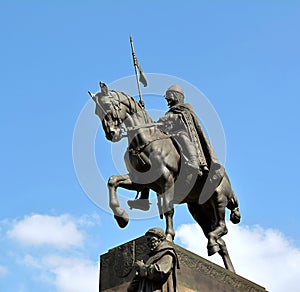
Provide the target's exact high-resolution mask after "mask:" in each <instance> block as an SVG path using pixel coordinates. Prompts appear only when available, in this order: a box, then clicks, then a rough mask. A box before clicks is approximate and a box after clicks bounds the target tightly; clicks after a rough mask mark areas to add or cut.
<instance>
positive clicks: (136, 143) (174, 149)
mask: <svg viewBox="0 0 300 292" xmlns="http://www.w3.org/2000/svg"><path fill="white" fill-rule="evenodd" d="M100 87H101V91H100V92H98V93H96V94H93V93H90V92H89V94H90V95H91V97H92V98H93V100H94V101H95V103H96V114H97V115H98V116H99V118H100V119H101V121H102V127H103V130H104V132H105V136H106V138H107V139H108V140H110V141H112V142H117V141H119V140H120V139H122V138H123V137H124V133H123V131H122V127H123V125H125V127H126V132H127V134H126V137H127V139H128V149H127V151H126V153H125V157H124V159H125V163H126V167H127V169H128V173H127V174H125V175H116V176H111V177H110V178H109V181H108V189H109V203H110V208H111V209H112V210H113V213H114V217H115V219H116V221H117V222H118V224H119V226H120V227H122V228H124V227H125V226H126V225H127V224H128V221H129V218H128V214H127V213H126V212H125V210H124V209H122V208H121V207H120V205H119V201H118V196H117V188H118V187H122V188H125V189H128V190H135V191H138V192H140V193H141V197H140V199H139V200H136V201H134V200H132V201H129V202H128V204H129V206H130V207H131V208H137V209H141V210H147V209H148V208H149V202H148V196H149V190H153V191H154V192H156V194H157V196H158V199H159V202H160V201H162V204H161V205H160V204H159V211H160V216H162V215H164V216H165V219H166V231H165V233H166V236H167V239H168V240H170V241H172V240H173V238H174V236H175V232H174V228H173V214H174V208H173V206H174V204H183V203H186V204H187V205H188V209H189V212H190V213H191V215H192V216H193V218H194V219H195V221H196V222H197V223H198V224H199V225H200V226H201V228H202V230H203V232H204V234H205V236H206V237H207V239H208V244H207V249H208V254H209V255H213V254H214V253H216V252H218V253H219V254H220V255H221V257H222V259H223V262H224V265H225V267H226V268H227V269H229V270H231V271H234V268H233V265H232V263H231V260H230V257H229V254H228V251H227V248H226V245H225V242H224V240H223V239H222V238H221V237H222V236H223V235H225V234H226V233H227V228H226V225H225V210H226V207H227V208H228V209H229V210H231V215H230V219H231V221H232V222H233V223H239V222H240V213H239V209H238V200H237V198H236V196H235V194H234V192H233V190H232V188H231V185H230V181H229V178H228V176H227V174H226V172H225V170H224V167H223V166H222V165H221V164H220V163H219V162H218V159H217V158H216V155H215V154H214V151H213V149H212V147H211V145H210V143H209V140H208V139H207V137H206V135H205V133H204V131H203V129H202V127H201V125H200V123H199V121H198V119H197V116H196V114H195V113H194V111H193V109H192V107H191V105H188V104H185V103H184V93H183V90H182V88H180V86H178V85H173V86H171V87H170V88H168V90H167V91H166V94H165V98H166V100H167V102H168V105H169V107H170V110H169V111H168V112H167V113H166V115H165V116H164V117H162V118H161V119H160V120H159V121H158V122H157V123H155V122H153V121H152V119H151V117H150V116H149V115H148V114H147V112H146V110H145V109H144V106H143V104H141V103H138V102H136V101H135V100H134V99H133V98H132V97H131V96H129V95H127V94H125V93H123V92H119V91H114V90H109V89H108V88H107V86H106V85H105V84H104V83H102V82H100Z"/></svg>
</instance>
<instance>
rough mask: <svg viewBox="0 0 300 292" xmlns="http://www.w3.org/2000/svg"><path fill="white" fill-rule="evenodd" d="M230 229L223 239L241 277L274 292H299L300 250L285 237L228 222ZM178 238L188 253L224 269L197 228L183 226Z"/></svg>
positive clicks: (271, 231)
mask: <svg viewBox="0 0 300 292" xmlns="http://www.w3.org/2000/svg"><path fill="white" fill-rule="evenodd" d="M227 227H228V229H229V232H228V235H226V236H224V237H223V239H224V240H225V241H226V244H227V247H228V250H229V253H230V257H231V259H232V262H233V265H234V267H235V269H236V272H237V274H239V275H241V276H243V277H245V278H247V279H249V280H251V281H254V282H256V283H257V284H260V285H262V286H264V287H265V288H266V289H267V290H269V291H272V292H282V291H289V292H297V291H299V287H300V272H299V267H300V250H299V249H297V248H296V247H294V246H293V245H292V244H291V243H290V242H289V241H288V240H287V239H286V238H285V237H284V235H283V234H282V233H280V232H279V231H277V230H273V229H263V228H261V227H259V226H253V227H248V226H242V225H233V224H232V223H231V222H227ZM176 238H177V240H179V241H180V242H181V243H183V244H184V245H185V247H186V248H187V249H189V250H191V251H193V252H195V253H197V254H199V255H201V256H202V257H205V258H207V259H209V260H210V261H213V262H215V263H217V264H219V265H222V266H223V264H222V260H221V258H220V256H219V255H214V256H212V257H208V256H207V250H206V244H207V240H206V238H205V237H204V235H203V233H202V230H201V229H200V227H199V226H198V225H197V224H185V225H181V226H179V228H178V229H177V230H176Z"/></svg>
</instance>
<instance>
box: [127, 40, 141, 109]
mask: <svg viewBox="0 0 300 292" xmlns="http://www.w3.org/2000/svg"><path fill="white" fill-rule="evenodd" d="M130 45H131V53H132V58H133V67H134V71H135V77H136V83H137V86H138V91H139V97H140V101H139V103H140V104H141V105H142V106H143V107H144V102H143V99H142V91H141V87H140V82H139V77H138V71H137V66H138V64H137V59H136V56H135V52H134V46H133V40H132V35H130Z"/></svg>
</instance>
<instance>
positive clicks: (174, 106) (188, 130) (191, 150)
mask: <svg viewBox="0 0 300 292" xmlns="http://www.w3.org/2000/svg"><path fill="white" fill-rule="evenodd" d="M165 99H166V101H167V103H168V106H169V108H170V109H169V111H168V112H167V113H166V114H165V116H164V117H162V118H160V119H159V120H158V127H159V128H160V129H161V131H163V132H164V133H166V134H167V135H169V136H172V137H173V138H174V139H175V140H176V142H177V143H178V144H179V147H180V150H181V154H182V155H181V156H182V159H183V162H184V165H185V166H187V167H185V168H184V169H185V170H187V171H192V172H195V171H196V172H198V174H199V176H202V175H206V174H208V173H209V177H210V178H211V180H212V181H214V180H215V181H216V180H218V181H219V180H220V179H221V178H222V177H223V175H224V168H223V167H222V166H221V164H220V163H219V162H218V159H217V157H216V155H215V153H214V151H213V149H212V147H211V145H210V143H209V140H208V138H207V137H206V135H205V133H204V131H203V129H202V126H201V125H200V122H199V120H198V118H197V116H196V114H195V113H194V111H193V108H192V106H191V105H190V104H187V103H184V92H183V89H182V88H181V87H180V86H179V85H172V86H171V87H169V88H168V89H167V91H166V94H165ZM148 194H149V192H142V195H141V197H140V199H144V200H142V201H143V204H141V203H142V201H139V200H134V201H129V202H128V204H129V206H130V207H131V208H137V209H142V210H145V207H144V205H147V204H149V203H148Z"/></svg>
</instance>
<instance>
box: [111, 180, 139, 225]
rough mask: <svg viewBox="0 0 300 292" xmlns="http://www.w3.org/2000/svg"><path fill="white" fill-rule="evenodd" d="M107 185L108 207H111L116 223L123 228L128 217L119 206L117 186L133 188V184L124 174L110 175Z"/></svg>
mask: <svg viewBox="0 0 300 292" xmlns="http://www.w3.org/2000/svg"><path fill="white" fill-rule="evenodd" d="M107 186H108V190H109V207H110V208H111V209H112V211H113V213H114V217H115V219H116V221H117V222H118V225H119V226H120V227H121V228H124V227H125V226H126V225H127V224H128V221H129V217H128V214H127V213H126V212H125V210H124V209H122V208H121V207H120V204H119V200H118V196H117V188H118V187H122V188H125V189H128V190H135V185H134V184H133V182H132V180H131V179H130V177H129V175H128V174H125V175H113V176H111V177H110V178H109V180H108V183H107Z"/></svg>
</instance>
